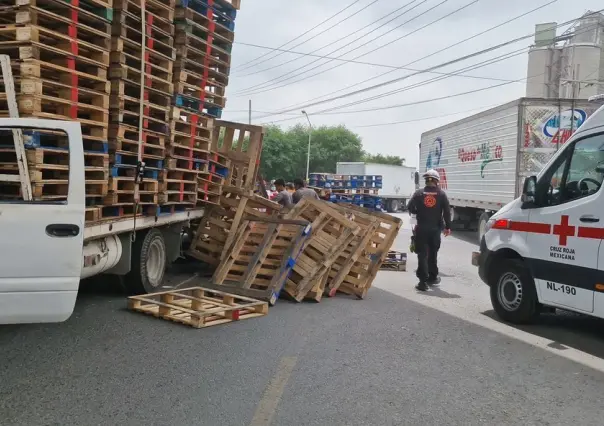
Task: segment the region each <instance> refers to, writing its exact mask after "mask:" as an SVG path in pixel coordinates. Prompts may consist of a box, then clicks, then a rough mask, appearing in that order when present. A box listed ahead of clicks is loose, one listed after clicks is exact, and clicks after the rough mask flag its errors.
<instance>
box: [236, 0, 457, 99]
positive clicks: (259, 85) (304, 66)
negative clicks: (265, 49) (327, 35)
mask: <svg viewBox="0 0 604 426" xmlns="http://www.w3.org/2000/svg"><path fill="white" fill-rule="evenodd" d="M416 1H417V0H412V1H411V2H409V3H407V4H405V5H403V6H401V7H399V8H398V9H396V10H395V11H393V12H390V13H388V14H386V15H384V16H382V17H381V18H379V19H377V20H376V21H373V22H371V23H370V24H367V25H365V26H364V27H363V28H361V29H360V30H357V31H354V32H352V33H350V34H348V35H346V36H345V37H342V38H340V39H339V40H336V42H335V43H337V42H339V41H341V40H343V39H345V38H348V37H349V36H351V35H354V34H358V33H359V31H363V30H364V29H365V28H369V27H371V26H372V25H373V24H376V23H378V22H379V21H381V20H383V19H385V18H388V17H390V16H392V14H394V13H396V12H399V11H400V10H402V9H404V8H406V7H407V6H409V5H412V4H413V3H415V2H416ZM427 1H428V0H423V1H422V2H421V3H419V4H417V5H415V6H413V7H412V8H411V9H409V10H406V11H404V12H401V13H400V14H398V15H395V16H394V17H393V18H391V19H390V20H388V21H386V22H384V23H383V24H381V25H379V26H378V27H376V28H374V29H372V30H371V31H369V32H368V33H365V34H363V35H360V36H359V37H357V38H355V39H354V40H352V41H351V42H348V43H346V44H345V45H344V46H341V47H338V48H337V49H334V50H332V51H331V52H329V53H328V55H331V54H333V53H335V52H337V51H339V50H342V49H344V48H345V47H347V46H350V45H351V44H353V43H356V42H357V41H359V40H361V39H363V38H364V37H367V36H368V35H369V34H371V33H373V32H375V31H377V30H379V29H380V28H382V27H384V26H386V25H387V24H389V23H390V22H392V21H394V20H396V19H398V18H400V17H401V16H403V15H405V14H407V13H408V12H410V11H412V10H413V9H415V8H416V7H418V6H421V5H422V4H424V3H426V2H427ZM444 1H445V2H446V1H448V0H444ZM397 28H398V27H397ZM395 29H396V28H394V29H391V30H390V31H387V32H386V33H384V34H382V35H380V36H378V37H377V38H379V37H383V36H384V35H386V34H388V33H390V32H392V31H394V30H395ZM373 40H375V39H373ZM373 40H372V41H373ZM332 44H334V43H329V44H327V45H325V46H323V47H321V48H319V49H317V50H321V49H323V48H325V47H327V46H330V45H332ZM317 50H314V51H313V52H312V53H314V52H316V51H317ZM353 50H355V49H353ZM346 53H350V52H346ZM346 53H344V54H342V55H340V56H344V55H345V54H346ZM316 62H318V61H312V62H310V63H308V64H306V65H303V66H302V67H299V68H297V69H295V70H293V71H290V72H288V73H285V74H282V75H280V76H279V77H275V78H273V79H270V80H268V81H265V82H264V83H260V84H256V85H254V86H251V87H248V88H246V89H242V90H241V92H249V91H253V90H256V89H263V87H261V86H265V85H268V86H270V85H272V84H274V83H273V82H277V80H280V79H281V78H283V77H290V78H291V73H292V72H295V71H300V70H302V69H304V68H306V67H307V66H309V65H312V64H314V63H316ZM271 69H272V68H271ZM312 69H314V68H312ZM312 69H311V70H312ZM297 75H300V74H297ZM297 75H294V77H296V76H297ZM285 80H288V79H287V78H286V79H285ZM285 80H284V81H285ZM277 83H278V82H277ZM268 86H267V87H268Z"/></svg>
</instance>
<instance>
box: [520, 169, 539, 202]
mask: <svg viewBox="0 0 604 426" xmlns="http://www.w3.org/2000/svg"><path fill="white" fill-rule="evenodd" d="M536 189H537V177H536V176H530V177H527V178H526V179H525V180H524V187H523V188H522V197H521V198H520V199H521V201H522V202H523V203H524V204H532V203H534V202H535V191H536Z"/></svg>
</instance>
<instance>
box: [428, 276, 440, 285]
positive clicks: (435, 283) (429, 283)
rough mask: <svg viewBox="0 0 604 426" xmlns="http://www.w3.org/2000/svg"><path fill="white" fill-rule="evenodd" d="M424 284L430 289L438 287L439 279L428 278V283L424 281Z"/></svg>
mask: <svg viewBox="0 0 604 426" xmlns="http://www.w3.org/2000/svg"><path fill="white" fill-rule="evenodd" d="M426 284H428V285H429V286H430V287H432V286H438V285H439V284H440V277H436V278H430V279H428V281H426Z"/></svg>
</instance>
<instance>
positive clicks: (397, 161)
mask: <svg viewBox="0 0 604 426" xmlns="http://www.w3.org/2000/svg"><path fill="white" fill-rule="evenodd" d="M363 161H365V162H366V163H378V164H392V165H393V166H404V165H405V161H406V160H405V159H404V158H403V157H398V156H396V155H382V154H369V153H368V152H366V153H365V155H364V156H363Z"/></svg>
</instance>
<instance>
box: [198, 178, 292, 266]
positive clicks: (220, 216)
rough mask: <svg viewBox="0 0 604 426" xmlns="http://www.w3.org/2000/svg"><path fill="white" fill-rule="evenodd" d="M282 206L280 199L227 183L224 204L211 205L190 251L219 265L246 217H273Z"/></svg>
mask: <svg viewBox="0 0 604 426" xmlns="http://www.w3.org/2000/svg"><path fill="white" fill-rule="evenodd" d="M280 209H281V206H280V205H279V204H278V203H274V202H272V201H270V200H267V199H265V198H262V197H260V196H258V195H256V194H254V193H253V192H252V191H246V190H244V189H241V188H237V187H232V186H224V187H223V194H222V196H221V197H220V205H209V207H208V210H207V212H206V213H205V214H204V217H203V218H202V220H201V222H200V223H199V225H198V227H197V230H196V232H195V237H194V239H193V241H192V243H191V247H190V249H189V250H188V254H189V255H190V256H191V257H194V258H196V259H198V260H201V261H203V262H205V263H207V264H209V265H212V266H214V267H217V266H218V265H219V264H220V261H221V260H222V259H224V258H225V257H226V256H227V254H228V253H229V249H230V247H231V246H232V244H233V241H234V239H235V236H236V235H237V230H238V229H239V227H240V226H241V225H242V221H243V217H244V215H246V216H251V217H270V216H272V215H274V214H276V213H277V212H279V210H280Z"/></svg>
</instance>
